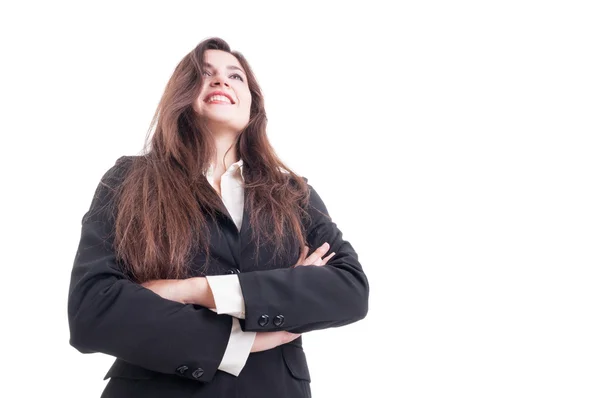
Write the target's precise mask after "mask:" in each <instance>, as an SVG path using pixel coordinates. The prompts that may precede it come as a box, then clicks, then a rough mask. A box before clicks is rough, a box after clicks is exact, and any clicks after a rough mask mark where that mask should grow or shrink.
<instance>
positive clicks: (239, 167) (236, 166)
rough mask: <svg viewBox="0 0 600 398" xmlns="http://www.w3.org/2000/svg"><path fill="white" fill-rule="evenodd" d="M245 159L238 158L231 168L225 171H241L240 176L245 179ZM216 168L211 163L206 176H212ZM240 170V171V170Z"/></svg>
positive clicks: (233, 172)
mask: <svg viewBox="0 0 600 398" xmlns="http://www.w3.org/2000/svg"><path fill="white" fill-rule="evenodd" d="M243 166H244V161H243V160H242V159H240V160H238V161H237V162H235V163H232V164H231V165H230V166H229V168H228V169H227V170H225V172H228V171H230V172H231V173H232V174H236V173H239V175H240V177H241V178H242V181H245V180H244V168H243ZM213 170H214V165H213V164H211V165H210V166H208V170H206V173H205V175H206V176H212V173H213ZM238 170H239V171H238Z"/></svg>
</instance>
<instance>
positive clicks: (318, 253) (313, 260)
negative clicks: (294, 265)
mask: <svg viewBox="0 0 600 398" xmlns="http://www.w3.org/2000/svg"><path fill="white" fill-rule="evenodd" d="M328 250H329V243H327V242H325V243H323V244H322V245H321V246H320V247H318V248H317V250H315V251H314V252H313V253H312V254H311V255H310V256H308V257H307V258H306V260H304V261H303V265H321V264H318V263H317V262H318V261H320V260H321V257H323V256H324V255H325V253H327V251H328Z"/></svg>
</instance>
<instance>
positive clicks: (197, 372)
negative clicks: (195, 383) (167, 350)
mask: <svg viewBox="0 0 600 398" xmlns="http://www.w3.org/2000/svg"><path fill="white" fill-rule="evenodd" d="M203 374H204V369H202V368H198V369H196V370H194V373H192V377H193V378H194V379H199V378H201V377H202V375H203Z"/></svg>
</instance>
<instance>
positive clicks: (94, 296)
mask: <svg viewBox="0 0 600 398" xmlns="http://www.w3.org/2000/svg"><path fill="white" fill-rule="evenodd" d="M266 122H267V118H266V114H265V109H264V104H263V97H262V94H261V91H260V88H259V86H258V83H257V81H256V79H255V77H254V75H253V73H252V71H251V69H250V66H249V65H248V63H247V62H246V60H245V58H244V57H243V56H242V55H241V54H240V53H238V52H232V51H231V50H230V48H229V46H228V44H227V43H226V42H225V41H223V40H221V39H218V38H211V39H208V40H205V41H203V42H201V43H200V44H199V45H198V46H197V47H196V48H195V49H194V50H193V51H191V52H190V53H189V54H188V55H187V56H185V57H184V59H183V60H182V61H181V62H180V63H179V64H178V66H177V67H176V69H175V71H174V73H173V76H172V77H171V79H170V80H169V82H168V84H167V87H166V89H165V92H164V94H163V97H162V99H161V101H160V104H159V106H158V109H157V111H156V114H155V116H154V118H153V121H152V126H155V127H156V129H155V131H154V134H153V135H152V138H151V140H150V143H149V145H147V146H146V153H145V154H144V155H142V156H123V157H121V158H119V159H118V160H117V161H116V163H115V165H114V166H113V167H111V168H110V169H109V170H108V171H107V172H106V173H105V175H104V176H103V177H102V179H101V181H100V184H99V185H98V188H97V190H96V192H95V195H94V198H93V200H92V203H91V206H90V209H89V211H88V212H87V213H86V214H85V215H84V217H83V220H82V232H81V240H80V243H79V247H78V250H77V254H76V257H75V261H74V266H73V271H72V276H71V284H70V288H69V302H68V317H69V327H70V333H71V335H70V343H71V345H72V346H74V347H75V348H77V349H78V350H79V351H80V352H82V353H92V352H102V353H105V354H108V355H112V356H114V357H116V360H115V362H114V364H113V366H112V367H111V368H110V370H109V371H108V374H107V375H106V377H105V379H107V378H110V381H109V382H108V384H107V385H106V388H105V390H104V392H103V394H102V396H103V397H167V396H168V397H184V396H186V397H187V396H192V395H193V396H194V397H211V398H215V397H260V398H269V397H273V398H275V397H277V398H281V397H309V396H310V395H311V393H310V375H309V371H308V367H307V362H306V357H305V355H304V351H303V349H302V339H301V337H299V336H300V334H302V333H305V332H308V331H311V330H317V329H324V328H330V327H338V326H342V325H346V324H349V323H352V322H356V321H358V320H360V319H362V318H364V317H365V316H366V314H367V311H368V295H369V285H368V281H367V278H366V276H365V274H364V272H363V270H362V267H361V265H360V263H359V261H358V256H357V254H356V252H355V251H354V249H353V248H352V246H351V245H350V243H348V242H347V241H345V240H344V239H343V238H342V233H341V232H340V230H339V229H338V228H337V226H336V224H335V223H333V222H332V220H331V218H330V217H329V215H328V212H327V209H326V207H325V205H324V203H323V201H322V200H321V199H320V197H319V195H318V194H317V193H316V191H315V190H314V189H313V188H312V187H311V186H310V185H309V184H308V183H307V182H308V180H307V179H306V178H304V177H300V176H298V175H296V174H295V173H293V172H292V171H291V170H290V169H289V168H287V167H286V166H285V165H284V164H283V163H282V162H281V161H280V160H279V159H278V157H277V156H276V154H275V152H274V151H273V149H272V147H271V146H270V144H269V141H268V139H267V135H266ZM309 253H310V255H309Z"/></svg>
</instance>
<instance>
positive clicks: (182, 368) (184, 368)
mask: <svg viewBox="0 0 600 398" xmlns="http://www.w3.org/2000/svg"><path fill="white" fill-rule="evenodd" d="M188 369H189V368H188V367H187V366H185V365H181V366H180V367H178V368H177V372H178V373H179V374H184V373H185V371H186V370H188Z"/></svg>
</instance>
